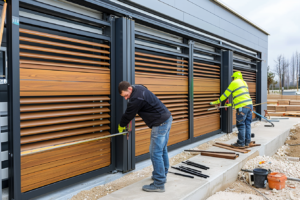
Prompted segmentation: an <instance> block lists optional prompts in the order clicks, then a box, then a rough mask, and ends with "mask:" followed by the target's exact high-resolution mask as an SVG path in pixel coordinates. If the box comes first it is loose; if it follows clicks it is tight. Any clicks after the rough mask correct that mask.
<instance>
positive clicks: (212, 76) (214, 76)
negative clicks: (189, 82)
mask: <svg viewBox="0 0 300 200" xmlns="http://www.w3.org/2000/svg"><path fill="white" fill-rule="evenodd" d="M194 76H204V77H210V78H220V76H218V75H209V74H199V73H194Z"/></svg>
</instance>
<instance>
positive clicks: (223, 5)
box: [211, 0, 270, 35]
mask: <svg viewBox="0 0 300 200" xmlns="http://www.w3.org/2000/svg"><path fill="white" fill-rule="evenodd" d="M211 1H213V2H215V3H216V4H218V5H220V6H221V7H223V8H225V9H226V10H228V11H229V12H231V13H232V14H234V15H236V16H237V17H239V18H241V19H242V20H244V21H245V22H247V23H249V24H250V25H252V26H254V27H255V28H257V29H258V30H260V31H261V32H263V33H264V34H266V35H270V34H269V33H268V32H266V31H265V30H263V29H262V28H260V27H259V26H258V25H256V24H254V23H253V22H251V21H250V20H248V19H246V18H245V17H243V16H242V15H240V14H239V13H237V12H236V11H234V10H233V9H232V8H230V7H229V6H228V5H226V4H225V3H223V2H222V1H220V0H211Z"/></svg>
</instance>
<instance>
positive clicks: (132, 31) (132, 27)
mask: <svg viewBox="0 0 300 200" xmlns="http://www.w3.org/2000/svg"><path fill="white" fill-rule="evenodd" d="M129 22H130V54H129V58H130V61H131V62H130V66H129V67H130V69H131V82H130V83H131V84H135V22H134V21H133V20H131V19H130V20H129ZM130 141H131V145H130V148H131V151H130V154H131V167H130V168H129V169H131V170H134V169H135V118H134V119H133V120H132V132H131V137H130Z"/></svg>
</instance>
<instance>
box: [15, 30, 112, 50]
mask: <svg viewBox="0 0 300 200" xmlns="http://www.w3.org/2000/svg"><path fill="white" fill-rule="evenodd" d="M19 31H20V33H26V34H30V35H36V36H42V37H48V38H52V39H57V40H64V41H69V42H74V43H80V44H87V45H91V46H97V47H103V48H110V46H108V45H105V44H100V43H96V42H88V41H85V40H78V39H74V38H68V37H63V36H58V35H53V34H49V33H43V32H38V31H32V30H27V29H23V28H20V29H19Z"/></svg>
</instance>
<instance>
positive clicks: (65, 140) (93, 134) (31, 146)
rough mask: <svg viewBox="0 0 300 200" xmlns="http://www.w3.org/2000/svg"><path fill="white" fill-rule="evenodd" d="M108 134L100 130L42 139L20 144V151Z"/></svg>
mask: <svg viewBox="0 0 300 200" xmlns="http://www.w3.org/2000/svg"><path fill="white" fill-rule="evenodd" d="M109 134H110V133H109V132H108V131H103V132H102V133H100V132H99V133H90V134H84V135H77V136H72V137H66V138H59V139H55V140H49V141H44V142H38V143H32V144H25V145H22V146H21V151H27V150H31V149H37V148H41V147H48V146H53V145H58V144H65V143H70V142H75V141H81V140H88V139H92V138H98V137H102V136H105V135H109Z"/></svg>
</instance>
